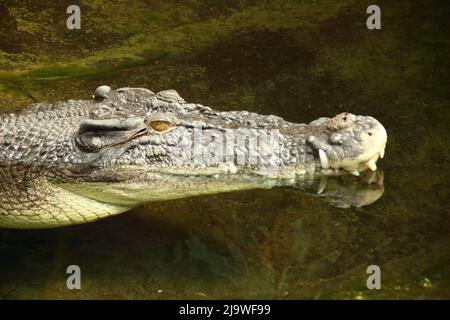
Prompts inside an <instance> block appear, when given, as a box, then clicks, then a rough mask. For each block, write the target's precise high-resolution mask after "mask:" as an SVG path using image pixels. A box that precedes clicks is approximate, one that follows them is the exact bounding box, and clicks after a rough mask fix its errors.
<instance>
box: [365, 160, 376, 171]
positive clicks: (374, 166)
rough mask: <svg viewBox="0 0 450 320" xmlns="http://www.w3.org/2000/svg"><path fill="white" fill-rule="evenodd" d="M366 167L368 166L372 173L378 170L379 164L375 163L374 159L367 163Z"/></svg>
mask: <svg viewBox="0 0 450 320" xmlns="http://www.w3.org/2000/svg"><path fill="white" fill-rule="evenodd" d="M366 166H367V168H369V169H370V170H372V171H375V170H377V164H376V163H375V160H373V159H371V160H369V161H367V162H366Z"/></svg>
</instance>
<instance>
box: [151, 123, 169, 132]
mask: <svg viewBox="0 0 450 320" xmlns="http://www.w3.org/2000/svg"><path fill="white" fill-rule="evenodd" d="M150 127H151V128H152V129H153V130H155V131H158V132H164V131H167V130H169V129H172V128H174V127H175V125H174V124H173V123H171V122H169V121H165V120H153V121H150Z"/></svg>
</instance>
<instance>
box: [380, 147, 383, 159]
mask: <svg viewBox="0 0 450 320" xmlns="http://www.w3.org/2000/svg"><path fill="white" fill-rule="evenodd" d="M380 158H381V159H383V158H384V148H383V149H381V151H380Z"/></svg>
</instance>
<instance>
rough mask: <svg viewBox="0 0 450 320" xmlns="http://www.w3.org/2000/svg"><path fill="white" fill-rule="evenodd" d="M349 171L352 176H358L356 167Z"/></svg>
mask: <svg viewBox="0 0 450 320" xmlns="http://www.w3.org/2000/svg"><path fill="white" fill-rule="evenodd" d="M350 173H351V174H352V175H354V176H357V177H358V176H359V171H358V170H357V169H355V170H353V171H350Z"/></svg>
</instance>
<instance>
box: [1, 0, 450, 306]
mask: <svg viewBox="0 0 450 320" xmlns="http://www.w3.org/2000/svg"><path fill="white" fill-rule="evenodd" d="M366 2H367V1H351V0H347V1H339V3H337V2H336V3H335V2H334V1H333V2H331V1H287V0H281V1H264V2H258V1H245V0H244V1H234V0H232V1H217V0H207V1H196V0H193V1H162V0H161V1H151V2H150V1H143V0H142V1H133V2H132V3H130V2H129V1H120V0H117V1H112V3H113V4H111V5H110V6H109V5H108V6H104V5H103V4H102V3H103V1H87V0H86V1H84V0H83V1H79V3H80V5H81V7H82V29H81V30H80V31H69V30H67V29H65V19H66V17H67V14H66V13H65V9H66V7H67V5H69V4H71V2H70V1H59V0H58V1H56V0H55V1H28V2H26V3H27V4H23V1H13V0H12V1H2V2H1V3H0V17H1V20H0V103H1V109H2V110H3V111H11V110H17V109H20V108H23V107H25V106H26V105H27V104H29V103H32V102H35V101H57V100H65V99H70V98H74V99H79V98H85V99H88V98H89V97H90V95H91V94H92V92H93V90H94V89H95V88H96V87H97V86H98V85H101V84H108V85H110V86H112V87H115V88H117V87H124V86H138V87H148V88H150V89H152V90H153V91H158V90H161V89H169V88H173V89H176V90H177V91H178V92H179V93H180V94H181V95H182V96H183V97H184V98H185V99H186V100H188V101H193V102H199V103H202V104H205V105H209V106H211V107H215V108H218V109H221V110H232V109H246V110H249V111H255V112H260V113H266V114H277V115H279V116H282V117H284V118H286V119H288V120H290V121H295V122H309V121H311V120H313V119H315V118H318V117H320V116H332V115H335V114H337V113H339V112H342V111H350V112H352V113H356V114H368V115H372V116H374V117H376V118H377V119H379V120H380V121H381V122H382V123H383V124H384V126H385V127H386V128H387V131H388V135H389V140H388V146H387V150H386V156H385V159H383V160H382V161H380V162H379V167H381V168H382V170H383V172H384V194H383V195H382V197H381V198H380V199H378V200H377V201H376V202H374V203H373V204H370V205H368V206H364V207H361V208H350V209H342V208H337V207H335V206H333V205H332V204H331V203H330V202H329V201H325V200H324V198H323V197H316V196H311V195H309V194H306V193H305V192H302V191H301V190H295V189H286V188H276V189H272V190H250V191H241V192H235V193H228V194H219V195H211V196H204V197H196V198H188V199H182V200H176V201H167V202H161V203H152V204H149V205H146V206H142V207H140V208H137V209H135V210H132V211H130V212H128V213H125V214H122V215H119V216H117V217H113V218H109V219H105V220H102V221H98V222H95V223H91V224H86V225H80V226H74V227H67V228H62V229H53V230H38V231H17V230H6V229H0V257H1V258H0V259H1V265H0V298H33V299H37V298H44V299H45V298H69V299H70V298H94V299H97V298H124V299H131V298H133V299H149V298H150V299H160V298H161V299H163V298H199V299H202V298H275V299H297V298H336V299H339V298H357V299H378V298H394V299H395V298H413V299H434V298H437V299H441V298H447V299H448V298H450V290H449V287H450V237H449V230H450V228H449V227H450V219H449V218H450V216H449V210H448V200H449V182H448V181H449V179H450V174H449V160H450V159H449V152H448V146H449V143H450V141H449V124H450V116H449V107H450V105H449V104H450V103H449V100H450V99H449V92H450V91H449V90H448V88H449V80H448V79H449V70H450V66H449V61H450V59H448V57H449V53H450V52H449V34H448V30H450V28H449V16H450V10H449V6H448V4H446V2H445V1H427V3H426V4H414V1H395V4H394V3H393V2H392V1H389V2H388V1H378V3H377V4H378V5H379V6H380V7H381V8H382V30H379V31H368V30H367V28H366V27H365V19H366V17H367V14H366V13H365V11H366V8H367V6H368V5H370V4H372V3H369V2H367V3H366ZM71 264H77V265H79V266H80V267H81V269H82V290H78V291H77V290H74V291H69V290H67V288H66V276H67V275H66V273H65V270H66V267H67V266H68V265H71ZM371 264H376V265H379V266H380V267H381V270H382V289H381V290H368V289H367V288H366V279H367V276H368V275H367V274H366V268H367V266H369V265H371Z"/></svg>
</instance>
